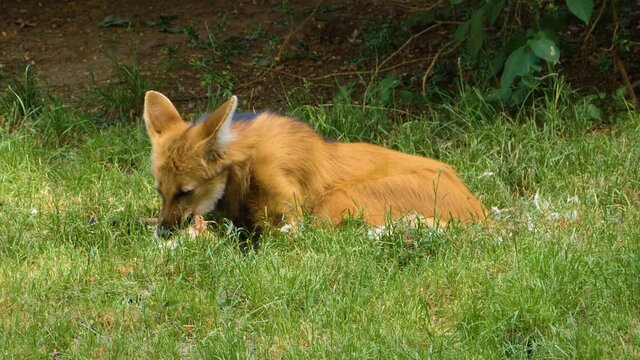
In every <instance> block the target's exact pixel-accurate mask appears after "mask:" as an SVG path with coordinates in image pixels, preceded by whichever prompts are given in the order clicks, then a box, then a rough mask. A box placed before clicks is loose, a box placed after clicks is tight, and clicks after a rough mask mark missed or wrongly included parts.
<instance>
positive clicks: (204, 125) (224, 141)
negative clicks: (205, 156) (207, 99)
mask: <svg viewBox="0 0 640 360" xmlns="http://www.w3.org/2000/svg"><path fill="white" fill-rule="evenodd" d="M237 107H238V98H237V97H236V96H235V95H233V96H232V97H231V98H229V100H227V101H226V102H225V103H224V104H222V105H220V107H219V108H217V109H216V111H214V112H212V113H211V114H210V115H209V116H207V118H206V119H205V120H204V121H203V122H201V123H200V124H198V132H199V134H198V136H199V137H200V139H201V140H203V141H206V142H207V144H209V145H213V146H214V148H215V149H217V150H222V149H225V148H226V147H227V145H228V144H229V142H231V140H232V137H233V136H232V134H231V123H232V121H233V114H234V113H235V112H236V108H237Z"/></svg>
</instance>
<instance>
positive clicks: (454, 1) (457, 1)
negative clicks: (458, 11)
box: [451, 0, 464, 5]
mask: <svg viewBox="0 0 640 360" xmlns="http://www.w3.org/2000/svg"><path fill="white" fill-rule="evenodd" d="M463 1H464V0H451V3H452V4H453V5H460V4H462V2H463Z"/></svg>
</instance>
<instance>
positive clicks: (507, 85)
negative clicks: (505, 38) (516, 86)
mask: <svg viewBox="0 0 640 360" xmlns="http://www.w3.org/2000/svg"><path fill="white" fill-rule="evenodd" d="M538 59H539V57H538V56H536V55H535V54H534V53H533V52H532V51H531V49H530V48H529V47H528V46H527V45H523V46H521V47H519V48H517V49H516V50H514V51H513V52H512V53H511V54H509V57H508V58H507V61H506V62H505V64H504V71H503V72H502V78H501V79H500V94H501V96H502V97H503V98H505V97H508V96H509V94H510V93H511V84H513V81H514V80H515V78H516V77H517V76H523V75H526V74H528V73H530V72H531V71H533V70H535V69H537V66H536V62H537V61H538Z"/></svg>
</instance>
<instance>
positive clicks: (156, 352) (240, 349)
mask: <svg viewBox="0 0 640 360" xmlns="http://www.w3.org/2000/svg"><path fill="white" fill-rule="evenodd" d="M18 95H19V94H18ZM7 96H14V98H15V96H16V93H15V92H14V93H11V94H9V95H7ZM14 98H11V99H14ZM7 99H8V98H4V100H5V101H4V102H0V104H2V105H1V106H0V118H2V119H9V117H10V116H11V119H13V121H11V122H9V121H3V122H2V123H3V125H2V126H0V209H1V211H0V356H1V357H3V358H35V357H38V358H41V357H54V358H97V357H111V358H172V357H181V358H207V359H208V358H282V357H284V358H304V357H307V358H427V357H433V358H455V359H457V358H501V357H502V358H637V357H639V356H640V312H639V309H640V308H639V302H640V297H638V294H640V229H639V227H638V225H637V224H638V223H637V218H638V216H639V215H640V205H639V202H638V199H639V197H640V183H639V181H640V165H639V164H640V162H638V160H637V159H639V158H640V150H639V148H638V146H637V144H638V143H640V113H638V112H637V111H624V112H621V113H620V114H619V115H616V116H617V117H616V119H615V121H614V124H613V125H611V126H610V127H608V128H606V129H604V130H603V131H586V125H588V124H586V123H585V121H584V120H583V119H585V118H588V117H585V111H586V109H587V106H586V105H584V106H582V105H571V103H570V102H569V101H568V100H567V99H561V98H560V99H559V100H558V99H556V98H553V97H549V98H544V99H540V100H539V101H538V102H535V103H533V104H532V105H529V106H528V107H527V108H526V109H523V111H522V112H520V113H519V114H517V115H514V116H510V115H507V114H504V113H503V112H501V111H498V110H496V109H494V108H492V107H491V106H489V105H487V104H485V103H483V102H482V101H480V100H478V99H479V98H478V97H476V96H474V94H473V92H467V93H463V94H462V95H461V97H460V99H457V101H455V102H454V101H451V102H450V103H448V104H444V105H442V106H438V107H435V106H434V107H433V109H432V110H431V111H430V112H428V113H427V114H422V115H415V116H409V117H404V118H403V120H402V121H400V120H399V119H397V117H396V116H395V115H396V114H397V113H396V112H394V110H393V109H388V110H384V111H383V110H377V109H363V108H360V107H357V106H355V105H352V104H350V103H337V104H335V105H334V106H331V107H323V106H313V105H311V106H303V107H296V108H295V109H293V111H292V112H293V113H294V114H296V115H297V116H300V117H302V118H304V119H306V120H307V121H309V122H310V123H312V124H313V125H314V126H315V127H316V128H317V129H318V130H319V131H321V132H323V133H324V134H325V135H327V136H333V137H339V138H340V139H341V140H350V139H351V140H352V139H362V140H369V141H374V142H377V143H381V144H384V145H386V146H389V147H393V148H397V149H401V150H404V151H408V152H415V153H419V154H424V155H429V156H434V157H437V158H440V159H442V160H444V161H447V162H450V163H451V164H453V165H454V166H455V167H456V168H457V169H458V170H459V172H460V173H461V175H462V177H463V178H464V179H465V181H466V182H467V184H468V186H469V187H470V188H471V189H472V190H473V191H474V192H475V193H477V194H478V195H479V196H480V198H481V199H482V201H483V202H484V203H485V204H486V205H487V207H489V208H491V207H496V208H497V209H499V212H498V214H497V215H496V216H495V218H494V219H493V222H492V224H490V225H488V226H469V227H461V226H453V227H452V228H450V229H448V230H447V231H446V232H444V233H440V232H437V231H432V230H429V229H415V230H411V231H410V233H409V234H407V233H403V232H402V231H399V232H396V233H394V234H392V235H387V236H383V237H382V238H381V239H379V240H372V239H369V238H368V237H367V229H366V228H364V227H362V226H360V225H359V224H357V223H356V222H354V223H353V224H350V225H348V226H346V227H344V228H343V229H340V230H327V229H313V228H305V229H303V230H302V231H300V232H299V233H297V234H295V235H292V236H291V237H286V236H284V235H279V234H276V235H269V236H265V237H263V238H262V239H261V246H260V248H259V250H258V251H251V252H248V253H244V252H242V251H240V250H239V246H238V239H237V234H235V233H234V232H233V231H227V230H228V229H227V228H225V227H222V228H221V229H219V231H218V237H217V238H215V239H212V238H207V237H199V238H196V239H193V240H186V239H185V241H183V243H182V245H181V246H179V247H178V248H176V249H174V250H169V249H167V248H163V247H161V246H158V245H159V244H158V243H157V242H156V240H155V239H154V238H153V237H152V235H151V231H150V230H149V229H147V228H146V226H145V224H144V222H143V220H142V219H143V218H144V217H152V216H155V214H156V212H157V211H158V208H159V199H158V198H157V196H156V195H155V194H154V191H153V186H152V184H153V180H152V176H151V174H150V172H149V143H148V140H147V138H146V134H145V131H144V127H143V125H142V124H141V121H138V122H137V123H136V124H129V125H122V126H110V127H102V128H100V127H97V126H93V125H90V124H89V123H88V122H87V121H86V120H85V116H84V115H83V113H82V112H81V111H80V110H77V111H73V110H71V109H70V108H69V107H67V106H64V105H62V104H59V103H56V102H55V101H53V100H48V102H47V103H44V104H43V103H41V102H37V111H29V109H26V108H22V109H19V111H17V110H16V109H15V108H13V107H12V106H17V105H15V104H19V103H20V102H19V101H18V102H17V103H16V102H12V101H8V100H7ZM23 103H24V102H23ZM12 104H13V105H12ZM20 114H22V115H23V116H25V114H29V116H25V117H24V119H21V120H20V121H17V120H15V119H14V117H15V116H17V115H20ZM345 119H352V121H345ZM378 119H380V120H381V122H380V123H376V121H377V120H378ZM356 120H357V121H356ZM55 124H58V125H59V127H56V126H54V125H55ZM60 124H61V125H60ZM60 126H61V127H60ZM62 128H64V129H66V130H64V129H63V130H61V129H62ZM51 129H53V130H51ZM407 239H411V240H410V241H408V240H407Z"/></svg>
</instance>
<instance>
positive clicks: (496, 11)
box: [483, 0, 504, 25]
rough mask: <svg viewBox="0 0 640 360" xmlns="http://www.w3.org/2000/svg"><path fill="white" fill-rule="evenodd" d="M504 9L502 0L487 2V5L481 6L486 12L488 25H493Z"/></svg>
mask: <svg viewBox="0 0 640 360" xmlns="http://www.w3.org/2000/svg"><path fill="white" fill-rule="evenodd" d="M503 7H504V0H487V3H486V4H485V5H484V6H483V8H484V9H485V12H486V17H487V21H488V22H489V25H493V23H494V22H496V19H498V15H500V11H502V8H503Z"/></svg>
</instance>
